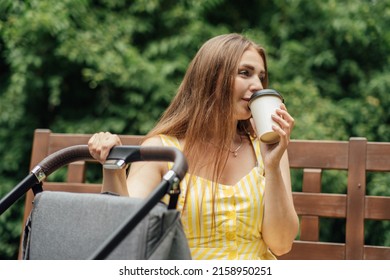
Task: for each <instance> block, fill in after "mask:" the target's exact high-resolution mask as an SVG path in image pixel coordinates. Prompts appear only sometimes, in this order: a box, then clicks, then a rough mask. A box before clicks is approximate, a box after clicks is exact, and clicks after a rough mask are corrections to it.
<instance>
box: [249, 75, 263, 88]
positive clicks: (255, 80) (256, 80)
mask: <svg viewBox="0 0 390 280" xmlns="http://www.w3.org/2000/svg"><path fill="white" fill-rule="evenodd" d="M262 89H264V87H263V84H262V82H261V80H260V78H259V77H254V78H253V82H252V83H251V85H250V91H252V92H256V91H259V90H262Z"/></svg>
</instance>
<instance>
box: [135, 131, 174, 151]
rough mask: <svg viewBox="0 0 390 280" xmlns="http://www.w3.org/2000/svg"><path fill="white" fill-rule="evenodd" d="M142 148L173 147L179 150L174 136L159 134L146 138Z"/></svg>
mask: <svg viewBox="0 0 390 280" xmlns="http://www.w3.org/2000/svg"><path fill="white" fill-rule="evenodd" d="M142 146H174V147H177V148H180V146H181V145H180V141H179V140H178V139H177V138H176V137H175V136H169V135H165V134H159V135H155V136H152V137H148V138H146V139H145V141H144V142H143V143H142Z"/></svg>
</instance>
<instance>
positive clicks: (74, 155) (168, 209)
mask: <svg viewBox="0 0 390 280" xmlns="http://www.w3.org/2000/svg"><path fill="white" fill-rule="evenodd" d="M91 159H92V157H91V155H90V153H89V150H88V146H87V145H77V146H71V147H68V148H65V149H62V150H59V151H58V152H55V153H53V154H51V155H50V156H48V157H46V158H45V159H44V160H43V161H41V162H40V163H39V164H38V165H37V166H36V167H35V168H33V170H32V172H31V173H30V174H29V175H28V176H26V177H25V178H24V180H22V181H21V182H20V183H19V184H18V185H17V186H16V187H15V188H14V189H13V190H12V191H11V192H10V193H9V194H8V195H6V196H5V197H4V198H3V199H2V200H1V201H0V215H1V214H2V213H3V212H4V211H5V210H7V209H8V208H9V207H10V206H11V205H12V204H13V203H14V202H15V201H16V200H18V199H19V198H20V197H21V196H23V195H24V194H25V193H26V192H27V191H28V190H29V189H31V188H32V189H33V192H34V195H35V197H34V202H33V209H32V211H31V214H30V217H29V219H28V222H27V224H26V226H25V230H24V234H23V258H24V259H45V260H54V259H61V260H65V259H73V260H75V259H117V260H118V259H137V260H144V259H191V254H190V251H189V248H188V243H187V240H186V237H185V234H184V232H183V228H182V225H181V221H180V215H179V212H178V211H177V210H176V209H175V208H176V203H177V197H178V194H179V192H180V187H179V183H180V180H181V179H182V178H183V177H184V175H185V173H186V172H187V162H186V159H185V157H184V155H183V154H182V153H181V152H180V151H179V150H178V149H176V148H171V147H142V146H120V147H114V148H113V149H112V150H111V152H110V154H109V156H108V158H107V161H106V163H105V164H104V168H109V169H118V168H126V166H127V165H128V164H129V163H131V162H135V161H172V162H174V165H173V167H172V169H171V170H169V171H168V172H167V173H166V174H165V175H164V177H163V180H162V181H161V182H160V183H159V185H158V186H156V188H155V190H154V191H153V193H152V194H151V195H150V196H149V197H148V198H146V199H136V198H129V197H120V196H117V195H115V194H85V193H69V192H57V191H43V190H42V181H43V180H44V179H45V178H46V177H47V176H49V175H50V174H51V173H53V172H54V171H55V170H57V169H58V168H60V167H62V166H64V165H67V164H69V163H71V162H75V161H81V160H91ZM166 194H169V196H170V201H169V205H168V206H167V205H166V204H164V203H162V202H161V199H162V198H163V197H164V196H165V195H166Z"/></svg>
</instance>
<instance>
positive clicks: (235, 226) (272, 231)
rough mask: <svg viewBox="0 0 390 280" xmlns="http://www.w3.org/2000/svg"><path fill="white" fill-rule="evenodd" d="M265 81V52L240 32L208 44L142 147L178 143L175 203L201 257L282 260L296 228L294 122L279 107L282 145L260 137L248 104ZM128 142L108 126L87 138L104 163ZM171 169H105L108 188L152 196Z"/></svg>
mask: <svg viewBox="0 0 390 280" xmlns="http://www.w3.org/2000/svg"><path fill="white" fill-rule="evenodd" d="M267 87H268V73H267V62H266V56H265V52H264V50H263V49H262V48H261V47H259V46H258V45H256V44H255V43H254V42H252V41H250V40H248V39H247V38H245V37H243V36H242V35H239V34H226V35H220V36H217V37H214V38H212V39H210V40H209V41H207V42H206V43H205V44H204V45H203V46H202V47H201V48H200V50H199V51H198V53H197V54H196V56H195V57H194V59H193V60H192V62H191V64H190V66H189V68H188V70H187V72H186V74H185V76H184V79H183V81H182V83H181V85H180V87H179V89H178V91H177V94H176V96H175V97H174V99H173V100H172V103H171V104H170V106H169V107H168V109H167V110H166V111H165V113H164V114H163V116H162V117H161V119H160V121H159V122H158V123H157V125H156V126H155V128H154V129H153V130H152V131H151V132H150V133H149V134H148V135H147V136H146V140H145V141H144V142H143V144H142V145H150V146H174V147H177V148H179V149H180V150H182V151H183V153H184V155H185V156H186V158H187V161H188V164H189V169H188V174H187V175H186V177H185V178H184V179H183V181H182V183H181V190H182V192H181V195H180V198H179V201H178V209H179V210H180V211H181V215H182V216H181V217H182V223H183V227H184V231H185V232H186V235H187V238H188V242H189V246H190V249H191V253H192V257H193V258H194V259H275V255H283V254H285V253H287V252H288V251H289V250H290V249H291V246H292V242H293V240H294V238H295V236H296V234H297V232H298V217H297V214H296V212H295V209H294V205H293V200H292V193H291V181H290V170H289V163H288V157H287V151H286V149H287V146H288V144H289V141H290V134H291V130H292V128H293V126H294V119H293V118H292V117H291V116H290V114H289V113H288V112H287V109H286V106H285V105H284V104H282V105H281V106H280V108H279V109H277V110H276V111H275V114H274V115H273V120H274V121H276V122H277V123H278V124H279V125H280V127H279V126H274V127H273V129H274V131H276V132H277V133H278V134H279V136H280V141H279V143H277V144H272V145H267V144H264V143H260V141H259V139H258V138H257V137H256V134H255V131H256V129H255V127H254V124H253V122H251V112H250V110H249V108H248V101H249V99H250V97H251V96H252V94H253V93H254V92H256V91H258V90H261V89H263V88H267ZM115 145H121V141H120V139H119V137H118V136H117V135H113V134H110V133H108V132H105V133H103V132H101V133H97V134H95V135H93V136H92V137H91V139H90V141H89V148H90V152H91V154H92V156H93V157H94V158H95V159H97V160H99V161H100V162H104V160H105V159H106V157H107V155H108V153H109V151H110V149H111V148H112V147H113V146H115ZM169 168H170V164H169V163H164V162H137V163H133V164H132V166H131V168H130V173H129V176H128V177H127V178H126V176H125V172H124V171H123V170H119V171H112V170H105V171H104V175H103V178H104V179H103V191H114V192H117V193H119V194H121V195H129V196H132V197H146V196H147V195H148V194H149V193H150V192H151V191H152V189H153V188H154V187H155V186H157V184H158V183H159V182H160V181H161V179H162V176H163V175H164V174H165V173H166V172H167V171H168V169H169Z"/></svg>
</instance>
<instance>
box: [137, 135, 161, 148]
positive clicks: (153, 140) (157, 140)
mask: <svg viewBox="0 0 390 280" xmlns="http://www.w3.org/2000/svg"><path fill="white" fill-rule="evenodd" d="M142 146H163V142H162V139H161V137H160V136H159V135H155V136H152V137H148V138H146V139H145V140H144V141H143V142H142Z"/></svg>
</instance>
